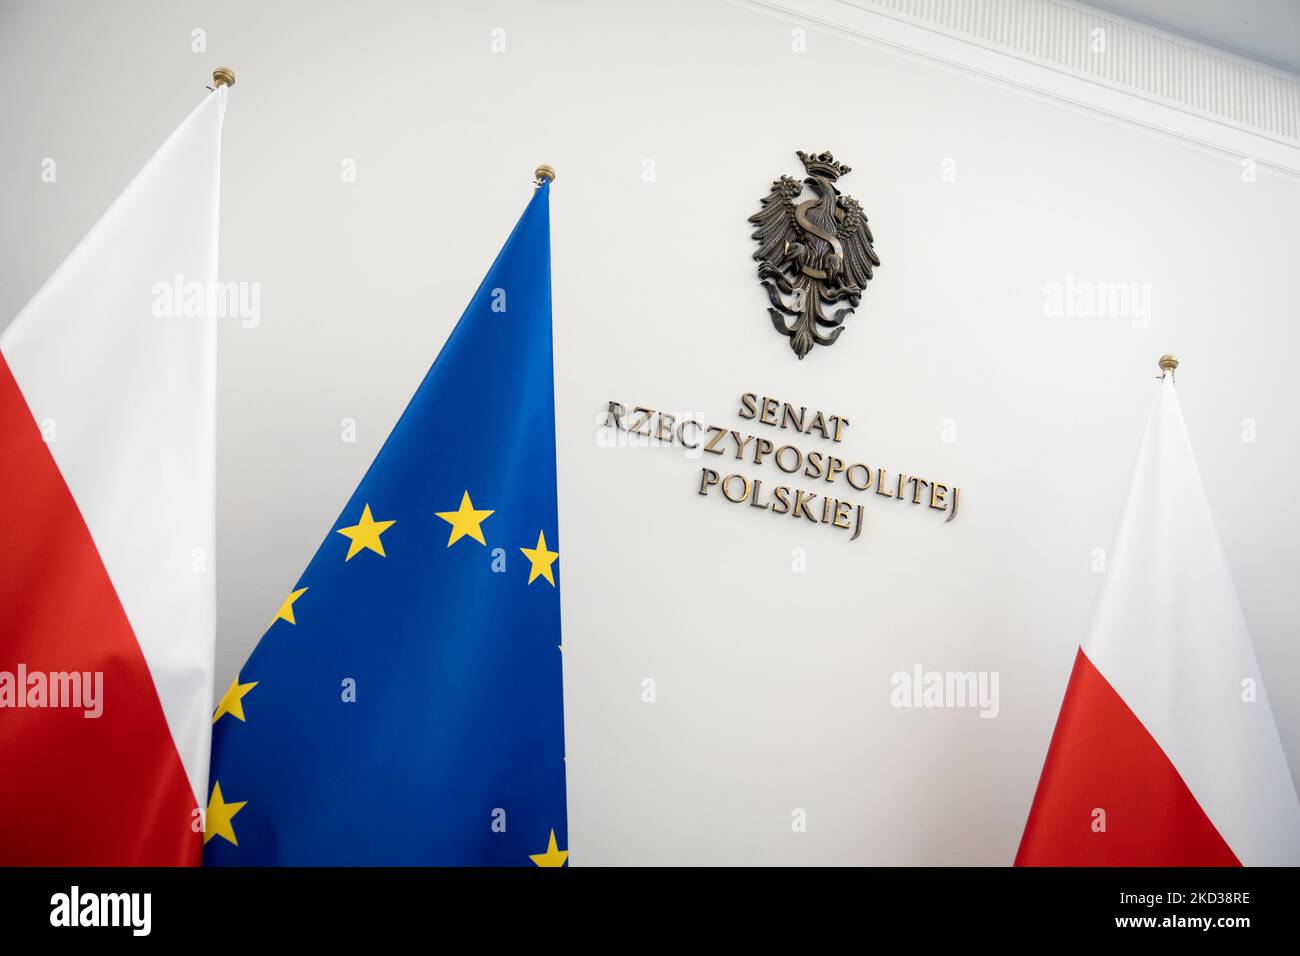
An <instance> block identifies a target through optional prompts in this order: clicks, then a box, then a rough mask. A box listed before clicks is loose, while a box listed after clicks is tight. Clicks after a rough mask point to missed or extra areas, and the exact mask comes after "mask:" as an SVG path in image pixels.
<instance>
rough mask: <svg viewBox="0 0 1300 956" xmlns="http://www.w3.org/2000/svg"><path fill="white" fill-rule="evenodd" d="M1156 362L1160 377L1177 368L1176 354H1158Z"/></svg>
mask: <svg viewBox="0 0 1300 956" xmlns="http://www.w3.org/2000/svg"><path fill="white" fill-rule="evenodd" d="M1157 364H1159V366H1160V377H1161V378H1164V377H1165V376H1166V375H1168V374H1170V373H1171V372H1173V370H1174V369H1176V368H1178V356H1177V355H1170V354H1169V353H1165V354H1164V355H1162V356H1160V361H1159V363H1157Z"/></svg>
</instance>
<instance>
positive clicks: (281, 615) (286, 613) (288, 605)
mask: <svg viewBox="0 0 1300 956" xmlns="http://www.w3.org/2000/svg"><path fill="white" fill-rule="evenodd" d="M306 593H307V589H306V588H299V589H298V590H296V591H293V592H291V593H290V594H289V596H288V597H287V598H285V599H284V603H283V604H281V605H280V610H278V611H276V612H275V617H273V618H272V619H271V623H272V624H274V623H275V622H276V621H288V622H289V623H290V624H297V623H298V622H297V621H295V620H294V619H293V602H294V601H296V600H298V598H300V597H302V596H303V595H304V594H306Z"/></svg>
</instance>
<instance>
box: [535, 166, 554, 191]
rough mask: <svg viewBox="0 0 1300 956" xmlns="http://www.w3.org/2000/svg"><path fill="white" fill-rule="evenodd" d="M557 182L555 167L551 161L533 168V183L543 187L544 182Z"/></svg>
mask: <svg viewBox="0 0 1300 956" xmlns="http://www.w3.org/2000/svg"><path fill="white" fill-rule="evenodd" d="M543 181H545V182H548V183H553V182H555V167H554V166H552V165H550V164H549V163H542V165H540V166H538V167H537V168H536V169H535V170H533V185H534V186H536V187H538V188H541V185H542V182H543Z"/></svg>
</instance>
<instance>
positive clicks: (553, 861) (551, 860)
mask: <svg viewBox="0 0 1300 956" xmlns="http://www.w3.org/2000/svg"><path fill="white" fill-rule="evenodd" d="M240 806H241V807H242V806H243V804H242V803H241V804H240ZM232 842H233V841H232ZM568 858H569V851H568V850H561V849H558V848H556V846H555V831H554V830H552V831H551V841H550V842H549V843H547V844H546V852H545V853H530V854H528V859H530V860H532V861H533V862H534V863H536V864H537V865H538V866H564V861H565V860H567V859H568Z"/></svg>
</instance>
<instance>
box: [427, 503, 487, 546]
mask: <svg viewBox="0 0 1300 956" xmlns="http://www.w3.org/2000/svg"><path fill="white" fill-rule="evenodd" d="M495 513H496V512H493V511H476V510H475V509H474V502H472V501H470V500H469V492H468V491H467V492H465V495H464V497H462V498H461V499H460V508H459V509H458V510H456V511H439V512H437V515H438V517H439V518H441V519H442V520H443V521H445V522H447V523H448V524H449V525H451V537H450V538H448V539H447V547H449V548H450V547H451V546H452V545H453V544H455V543H456V542H457V541H459V540H460V539H461V538H464V537H466V536H469V537H471V538H473V539H474V540H475V541H477V542H478V543H479V544H482V545H486V544H487V541H485V540H484V538H483V527H482V525H483V522H484V521H486V520H487V519H488V517H489V516H491V515H493V514H495Z"/></svg>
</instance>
